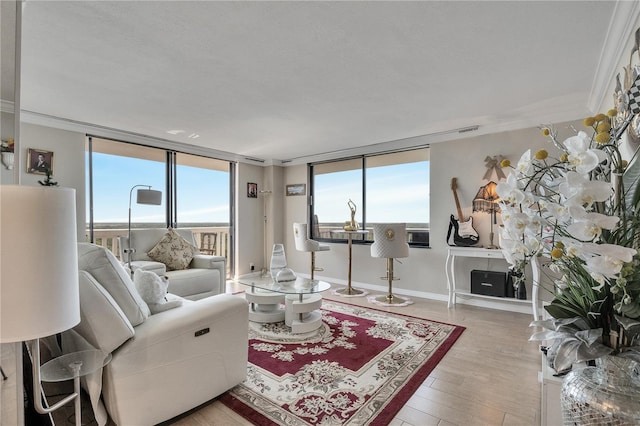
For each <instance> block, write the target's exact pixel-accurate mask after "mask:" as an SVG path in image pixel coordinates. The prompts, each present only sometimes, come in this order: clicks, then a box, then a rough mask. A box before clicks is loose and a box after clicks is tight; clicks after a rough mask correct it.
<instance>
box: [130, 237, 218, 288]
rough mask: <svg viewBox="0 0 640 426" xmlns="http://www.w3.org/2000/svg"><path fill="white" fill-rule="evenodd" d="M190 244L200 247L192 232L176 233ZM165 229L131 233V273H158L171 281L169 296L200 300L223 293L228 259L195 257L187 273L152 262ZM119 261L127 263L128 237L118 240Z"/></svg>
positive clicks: (206, 256) (210, 256)
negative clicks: (155, 248) (152, 250)
mask: <svg viewBox="0 0 640 426" xmlns="http://www.w3.org/2000/svg"><path fill="white" fill-rule="evenodd" d="M175 231H176V232H177V233H178V234H179V235H180V236H182V237H183V238H184V239H185V240H186V241H187V242H189V243H190V244H192V245H193V246H194V247H197V243H196V241H195V238H194V236H193V232H191V230H189V229H175ZM166 233H167V230H166V229H163V228H151V229H132V230H131V248H132V249H134V252H133V253H131V269H133V270H136V269H138V268H141V269H144V270H147V271H152V272H155V273H156V274H158V275H164V276H166V277H168V278H169V293H172V294H175V295H177V296H180V297H184V298H186V299H191V300H198V299H202V298H205V297H209V296H214V295H216V294H220V293H223V292H224V290H225V285H226V276H227V270H226V259H225V258H224V257H223V256H212V255H207V254H196V255H195V256H193V259H192V260H191V263H190V264H189V265H188V267H187V268H186V269H181V270H168V269H167V267H166V265H165V264H164V263H161V262H157V261H155V260H153V259H151V258H150V257H149V255H148V252H149V251H150V250H151V249H152V248H154V246H155V245H156V244H157V243H158V242H159V241H160V240H161V239H162V238H163V237H164V236H165V234H166ZM119 246H120V259H121V260H122V261H123V262H125V263H126V262H127V261H128V257H127V256H129V254H128V253H125V252H124V251H125V249H126V248H128V247H129V241H128V238H127V237H126V236H121V237H119Z"/></svg>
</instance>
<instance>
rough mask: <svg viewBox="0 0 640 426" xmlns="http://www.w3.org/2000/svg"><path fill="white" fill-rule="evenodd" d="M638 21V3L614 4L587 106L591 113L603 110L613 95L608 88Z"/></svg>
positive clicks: (639, 14)
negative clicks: (607, 99) (607, 100)
mask: <svg viewBox="0 0 640 426" xmlns="http://www.w3.org/2000/svg"><path fill="white" fill-rule="evenodd" d="M639 20H640V2H638V1H624V0H619V1H617V2H616V6H615V9H614V11H613V15H612V16H611V21H610V22H609V32H608V33H607V37H606V39H605V42H604V45H603V46H602V52H601V54H600V60H599V61H598V68H597V69H596V73H595V76H594V79H593V84H592V87H591V93H590V95H589V101H588V104H587V106H588V108H589V110H590V111H591V112H592V113H595V112H597V111H601V110H603V109H604V105H605V101H606V98H607V97H610V96H611V95H613V93H610V91H609V87H611V84H612V82H613V79H614V76H615V75H616V72H617V71H618V64H620V62H621V61H622V59H623V55H625V54H626V45H627V42H628V40H629V37H631V36H632V35H633V34H634V32H635V30H636V26H637V25H638V21H639ZM607 109H608V108H607Z"/></svg>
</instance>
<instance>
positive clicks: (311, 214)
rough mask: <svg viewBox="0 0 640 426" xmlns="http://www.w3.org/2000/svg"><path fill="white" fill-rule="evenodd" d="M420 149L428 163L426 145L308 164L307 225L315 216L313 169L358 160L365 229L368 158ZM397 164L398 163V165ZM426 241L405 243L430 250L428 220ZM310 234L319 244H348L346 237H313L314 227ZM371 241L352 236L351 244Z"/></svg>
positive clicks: (366, 243)
mask: <svg viewBox="0 0 640 426" xmlns="http://www.w3.org/2000/svg"><path fill="white" fill-rule="evenodd" d="M422 149H426V150H427V152H428V157H429V160H428V161H429V162H430V161H431V159H430V152H429V151H428V150H429V149H430V147H429V146H428V145H426V146H418V147H411V148H406V149H399V150H392V151H384V152H375V153H368V154H362V155H356V156H350V157H344V158H336V159H332V160H324V161H318V162H313V163H308V164H307V181H308V182H309V194H310V195H309V209H308V223H313V219H314V215H315V200H314V196H315V191H316V182H315V178H314V177H315V174H314V169H315V167H317V166H321V165H326V164H330V163H338V162H342V161H351V160H360V169H359V170H361V172H362V173H361V175H362V182H361V190H362V206H358V207H359V208H360V209H361V212H362V223H360V226H361V227H366V226H367V159H368V158H372V157H378V156H381V155H387V154H396V153H402V152H410V151H418V150H422ZM398 164H399V163H398ZM430 207H431V203H430V198H429V212H430V211H431V209H430ZM427 227H428V229H427V231H426V234H427V241H426V242H424V241H420V242H413V241H407V243H408V244H409V246H410V247H416V248H431V238H430V237H431V220H429V222H428V223H427ZM407 231H408V232H411V229H407ZM310 233H311V238H312V239H314V240H316V241H321V242H327V243H337V244H347V243H348V239H347V237H345V238H325V237H321V236H319V235H314V226H311V227H310ZM372 242H373V241H371V240H366V239H364V238H361V237H360V236H354V237H353V239H352V243H353V244H361V245H368V244H372Z"/></svg>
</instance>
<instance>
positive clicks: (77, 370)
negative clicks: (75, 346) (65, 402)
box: [40, 350, 111, 426]
mask: <svg viewBox="0 0 640 426" xmlns="http://www.w3.org/2000/svg"><path fill="white" fill-rule="evenodd" d="M110 361H111V354H107V353H104V352H102V351H99V350H88V351H79V352H72V353H68V354H65V355H61V356H59V357H57V358H54V359H52V360H50V361H47V362H46V363H44V364H43V365H42V366H41V367H40V379H41V380H42V381H43V382H63V381H66V380H71V379H73V391H74V392H75V394H76V397H75V401H74V402H75V415H76V426H80V425H81V424H82V421H81V411H80V377H83V376H86V375H87V374H91V373H93V372H94V371H97V370H99V369H101V368H102V367H104V366H105V365H107V364H108V363H109V362H110Z"/></svg>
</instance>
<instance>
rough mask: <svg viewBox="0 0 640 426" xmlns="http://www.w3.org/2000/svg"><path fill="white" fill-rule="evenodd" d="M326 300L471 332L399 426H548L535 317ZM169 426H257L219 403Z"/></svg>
mask: <svg viewBox="0 0 640 426" xmlns="http://www.w3.org/2000/svg"><path fill="white" fill-rule="evenodd" d="M335 288H338V287H335ZM235 290H237V289H236V288H233V287H231V288H229V291H235ZM241 290H242V289H241ZM323 296H324V297H325V298H327V299H333V300H339V301H343V302H347V303H351V304H356V305H362V306H368V307H374V308H377V309H381V310H388V311H393V312H399V313H403V314H406V315H411V316H416V317H422V318H428V319H431V320H436V321H441V322H447V323H451V324H457V325H461V326H464V327H466V330H465V331H464V333H463V334H462V336H461V337H460V338H459V339H458V341H457V342H456V343H455V344H454V345H453V347H452V348H451V350H449V352H448V353H447V354H446V355H445V357H444V358H443V359H442V361H441V362H440V363H439V364H438V366H437V367H436V368H435V370H434V371H433V372H432V373H431V375H430V376H429V377H428V378H427V379H426V380H425V381H424V383H423V384H422V386H421V387H420V388H419V389H418V390H417V391H416V393H415V394H414V395H413V396H412V397H411V399H410V400H409V401H408V402H407V404H406V405H405V406H404V407H403V408H402V409H401V410H400V411H399V412H398V414H397V416H396V417H395V419H394V420H393V421H392V422H391V425H392V426H412V425H413V426H427V425H438V426H449V425H465V426H468V425H504V426H510V425H539V424H540V384H539V383H538V381H537V378H538V376H537V375H538V370H539V369H540V352H539V351H538V344H537V342H529V341H528V339H529V336H530V334H531V332H532V329H530V328H529V323H530V322H531V321H532V319H533V317H532V316H531V315H525V314H519V313H513V312H506V311H499V310H493V309H486V308H478V307H474V306H468V305H460V304H458V305H457V306H456V307H455V308H453V309H448V308H447V304H446V302H440V301H433V300H425V299H418V298H412V299H413V300H414V302H415V303H414V304H413V305H409V306H406V307H399V308H381V307H378V306H376V305H372V304H370V303H369V302H368V301H367V298H366V297H357V298H342V297H339V296H333V295H332V294H331V292H330V291H327V292H325V293H324V294H323ZM85 406H86V403H85ZM83 412H84V410H83ZM84 418H85V419H86V415H85V416H84ZM57 424H58V425H62V424H65V423H57ZM164 424H165V425H176V426H239V425H251V423H250V422H248V421H247V420H245V419H243V418H242V417H240V416H239V415H237V414H236V413H234V412H233V411H232V410H230V409H228V408H227V407H226V406H224V405H223V404H222V403H220V402H219V401H217V400H213V401H211V402H209V403H207V404H204V405H202V406H200V407H198V408H197V409H195V410H192V411H190V412H189V413H186V414H184V415H182V416H180V417H179V418H176V419H173V420H171V421H168V422H165V423H164Z"/></svg>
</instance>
